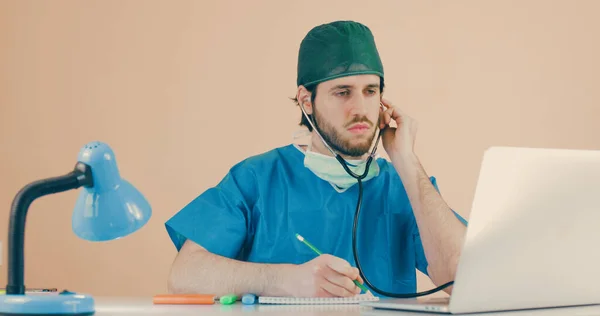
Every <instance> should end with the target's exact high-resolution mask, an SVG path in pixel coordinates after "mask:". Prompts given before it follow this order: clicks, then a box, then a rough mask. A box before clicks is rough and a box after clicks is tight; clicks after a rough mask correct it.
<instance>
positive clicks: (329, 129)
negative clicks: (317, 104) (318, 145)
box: [313, 108, 379, 157]
mask: <svg viewBox="0 0 600 316" xmlns="http://www.w3.org/2000/svg"><path fill="white" fill-rule="evenodd" d="M313 113H314V120H313V123H314V125H315V128H316V129H317V131H318V132H319V133H320V134H321V136H323V139H324V140H325V141H326V142H327V144H329V146H331V149H333V150H335V151H337V152H339V153H341V154H342V155H345V156H350V157H360V156H362V155H364V154H365V153H367V151H369V149H371V145H372V143H373V139H374V138H375V133H376V132H377V129H373V132H372V133H371V134H370V135H368V136H369V137H366V138H365V139H362V140H361V141H360V142H359V143H356V144H352V139H348V138H344V137H343V136H342V135H341V134H340V133H339V132H338V131H337V130H336V129H335V128H334V127H333V126H332V125H331V124H329V122H327V120H325V119H324V118H322V117H321V116H319V112H318V111H317V110H316V108H315V109H314V110H313ZM355 123H367V124H369V125H370V126H371V127H373V122H371V121H370V120H369V119H368V118H367V117H366V116H363V117H356V118H354V119H353V120H352V121H350V122H348V123H347V124H346V126H349V125H350V124H355ZM377 125H378V126H379V120H378V121H377Z"/></svg>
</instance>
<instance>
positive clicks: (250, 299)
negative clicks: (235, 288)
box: [242, 294, 256, 305]
mask: <svg viewBox="0 0 600 316" xmlns="http://www.w3.org/2000/svg"><path fill="white" fill-rule="evenodd" d="M242 304H244V305H253V304H256V295H254V294H244V295H243V296H242Z"/></svg>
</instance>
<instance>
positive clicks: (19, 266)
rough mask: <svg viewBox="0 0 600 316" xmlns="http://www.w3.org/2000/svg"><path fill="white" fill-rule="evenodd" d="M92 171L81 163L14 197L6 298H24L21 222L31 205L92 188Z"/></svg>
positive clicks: (23, 245) (23, 230)
mask: <svg viewBox="0 0 600 316" xmlns="http://www.w3.org/2000/svg"><path fill="white" fill-rule="evenodd" d="M93 185H94V181H93V179H92V168H91V167H90V166H88V165H86V164H84V163H82V162H78V163H77V164H76V165H75V168H74V170H73V171H71V172H69V173H68V174H66V175H63V176H58V177H53V178H48V179H42V180H38V181H35V182H32V183H30V184H28V185H26V186H25V187H23V188H22V189H21V190H20V191H19V192H18V193H17V195H16V196H15V198H14V200H13V203H12V205H11V209H10V223H9V226H8V285H7V286H6V294H13V295H15V294H17V295H18V294H25V284H24V277H23V275H24V247H25V219H26V217H27V210H28V209H29V206H30V205H31V203H32V202H33V201H34V200H36V199H37V198H39V197H42V196H44V195H49V194H54V193H59V192H64V191H68V190H73V189H77V188H79V187H82V186H84V187H93Z"/></svg>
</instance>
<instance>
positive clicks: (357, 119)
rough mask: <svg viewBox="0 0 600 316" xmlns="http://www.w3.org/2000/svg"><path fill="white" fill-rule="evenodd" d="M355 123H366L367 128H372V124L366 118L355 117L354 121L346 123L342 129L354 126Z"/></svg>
mask: <svg viewBox="0 0 600 316" xmlns="http://www.w3.org/2000/svg"><path fill="white" fill-rule="evenodd" d="M356 123H367V124H369V127H373V122H371V120H369V119H368V118H367V117H366V116H362V117H355V118H354V119H352V121H350V122H348V123H346V125H344V127H349V126H350V125H352V124H356Z"/></svg>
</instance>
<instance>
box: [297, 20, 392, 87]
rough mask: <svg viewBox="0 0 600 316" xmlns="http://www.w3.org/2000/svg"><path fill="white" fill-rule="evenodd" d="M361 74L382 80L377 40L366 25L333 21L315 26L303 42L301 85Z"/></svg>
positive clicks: (299, 60) (301, 49)
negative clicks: (371, 75) (376, 76)
mask: <svg viewBox="0 0 600 316" xmlns="http://www.w3.org/2000/svg"><path fill="white" fill-rule="evenodd" d="M361 74H375V75H379V76H380V77H382V78H383V65H382V63H381V59H380V57H379V53H378V52H377V46H375V39H374V37H373V34H372V33H371V30H370V29H369V28H368V27H367V26H365V25H363V24H361V23H358V22H354V21H336V22H331V23H328V24H322V25H319V26H316V27H314V28H313V29H312V30H310V31H309V32H308V34H306V36H305V37H304V39H303V40H302V43H301V44H300V51H299V54H298V78H297V84H298V85H304V86H308V85H314V84H317V83H320V82H323V81H327V80H331V79H335V78H340V77H344V76H352V75H361Z"/></svg>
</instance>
